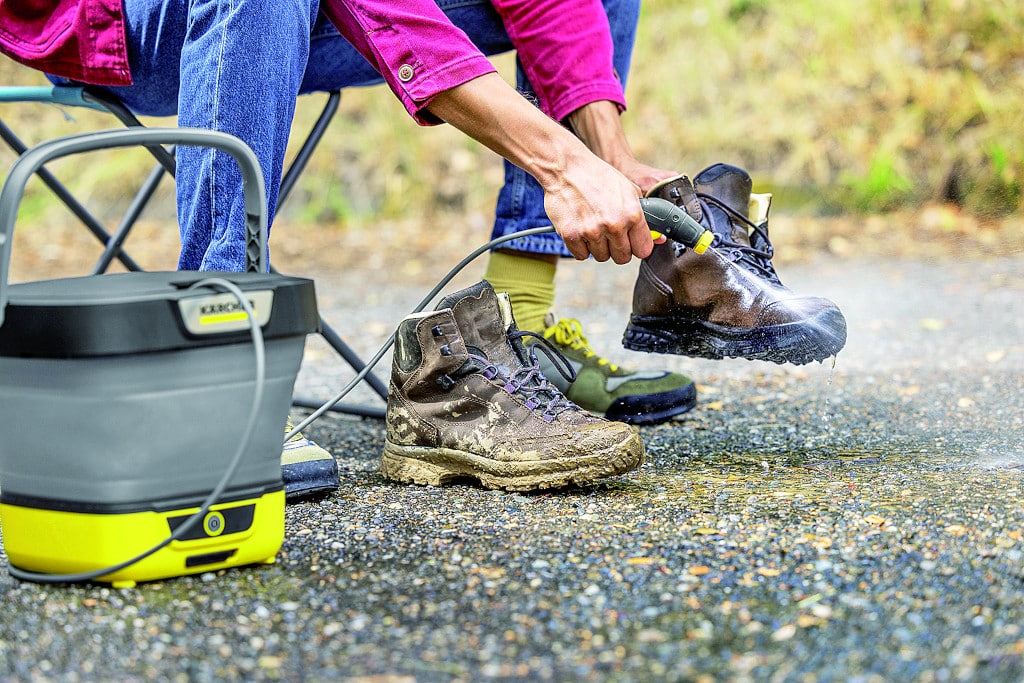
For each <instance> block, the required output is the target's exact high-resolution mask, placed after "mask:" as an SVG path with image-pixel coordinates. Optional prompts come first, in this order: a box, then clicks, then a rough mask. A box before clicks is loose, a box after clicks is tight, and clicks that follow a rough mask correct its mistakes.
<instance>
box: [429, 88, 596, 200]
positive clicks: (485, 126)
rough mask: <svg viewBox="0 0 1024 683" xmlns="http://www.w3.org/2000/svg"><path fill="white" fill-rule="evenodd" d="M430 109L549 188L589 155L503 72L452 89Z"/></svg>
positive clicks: (438, 97)
mask: <svg viewBox="0 0 1024 683" xmlns="http://www.w3.org/2000/svg"><path fill="white" fill-rule="evenodd" d="M427 109H429V110H430V113H432V114H433V115H434V116H437V117H438V118H440V119H441V120H442V121H446V122H447V123H449V124H451V125H452V126H455V127H456V128H458V129H459V130H461V131H462V132H464V133H466V134H467V135H469V136H470V137H471V138H473V139H474V140H476V141H478V142H480V143H482V144H483V145H485V146H486V147H488V148H489V149H491V150H492V151H494V152H497V153H498V154H500V155H501V156H503V157H505V158H506V159H508V160H509V161H511V162H512V163H513V164H515V165H517V166H519V167H520V168H522V169H524V170H525V171H527V172H528V173H530V174H531V175H532V176H533V177H535V178H536V179H537V181H538V182H540V184H541V185H542V186H543V187H545V188H548V187H549V186H551V185H552V184H553V183H557V182H558V180H559V177H560V175H561V174H562V173H563V172H564V171H565V169H566V168H567V167H568V166H569V165H570V164H571V163H572V162H573V158H576V157H579V156H581V155H584V154H587V153H588V151H587V149H586V148H585V147H584V145H583V144H581V143H580V141H579V140H577V139H576V138H574V137H573V136H572V135H571V134H570V133H569V132H568V131H566V130H565V129H564V128H562V127H561V126H559V125H558V124H557V123H555V122H554V121H553V120H552V119H550V118H549V117H548V116H546V115H545V114H544V113H542V112H541V111H540V110H539V109H537V108H536V107H535V106H533V104H531V103H530V102H529V101H527V100H526V99H525V98H524V97H522V96H521V95H520V94H519V93H517V92H516V91H515V90H514V89H513V88H512V87H511V86H509V85H508V84H507V83H506V82H505V81H504V80H502V79H501V77H500V76H498V75H497V74H490V75H487V76H481V77H480V78H476V79H474V80H472V81H469V82H468V83H464V84H463V85H461V86H459V87H457V88H453V89H451V90H447V91H445V92H443V93H441V94H440V95H438V96H437V97H435V98H434V99H433V100H432V101H431V102H430V104H429V105H428V107H427Z"/></svg>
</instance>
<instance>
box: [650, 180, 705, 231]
mask: <svg viewBox="0 0 1024 683" xmlns="http://www.w3.org/2000/svg"><path fill="white" fill-rule="evenodd" d="M646 196H648V197H655V198H657V199H666V200H668V201H670V202H672V203H673V204H675V205H676V206H678V207H680V208H682V209H685V210H686V213H688V214H690V217H691V218H693V220H695V221H697V222H700V220H701V218H703V213H704V212H703V211H701V208H700V202H699V201H697V193H696V192H695V191H694V189H693V184H692V183H691V182H690V179H689V178H687V177H686V176H684V175H680V176H676V177H675V178H669V179H667V180H662V181H661V182H660V183H658V184H657V185H655V186H654V187H652V188H651V189H649V190H647V195H646Z"/></svg>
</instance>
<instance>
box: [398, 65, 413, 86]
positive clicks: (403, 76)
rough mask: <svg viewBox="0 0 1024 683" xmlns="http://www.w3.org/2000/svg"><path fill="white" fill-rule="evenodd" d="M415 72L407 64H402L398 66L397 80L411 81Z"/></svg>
mask: <svg viewBox="0 0 1024 683" xmlns="http://www.w3.org/2000/svg"><path fill="white" fill-rule="evenodd" d="M415 74H416V72H415V71H414V70H413V68H412V67H411V66H409V65H408V64H403V65H402V66H400V67H399V68H398V80H400V81H402V83H408V82H409V81H411V80H412V77H413V76H414V75H415Z"/></svg>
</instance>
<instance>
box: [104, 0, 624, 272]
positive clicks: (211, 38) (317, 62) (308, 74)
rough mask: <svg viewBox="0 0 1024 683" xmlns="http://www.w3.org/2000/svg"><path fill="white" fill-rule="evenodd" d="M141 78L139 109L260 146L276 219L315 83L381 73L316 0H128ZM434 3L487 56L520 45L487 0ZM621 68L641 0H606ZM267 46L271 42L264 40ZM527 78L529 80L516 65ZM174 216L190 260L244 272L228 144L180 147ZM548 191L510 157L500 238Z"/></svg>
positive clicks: (534, 223)
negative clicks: (295, 122)
mask: <svg viewBox="0 0 1024 683" xmlns="http://www.w3.org/2000/svg"><path fill="white" fill-rule="evenodd" d="M124 2H125V10H126V14H127V22H128V26H127V32H128V49H129V60H130V63H131V68H132V76H133V79H134V82H133V84H132V85H130V86H125V87H119V88H111V89H110V91H111V92H112V93H113V94H115V95H116V96H117V97H119V98H120V99H121V101H122V102H124V103H125V105H126V106H127V107H129V108H130V109H132V110H133V111H135V112H136V113H138V114H143V115H152V116H170V115H174V114H175V113H177V115H178V125H180V126H183V127H197V128H210V129H214V130H220V131H224V132H227V133H231V134H233V135H236V136H238V137H239V138H241V139H242V140H244V141H245V142H246V143H248V144H249V146H250V147H252V148H253V151H254V152H255V153H256V156H257V158H258V159H259V161H260V165H261V167H262V169H263V174H264V177H265V179H266V183H267V203H268V211H269V216H268V218H269V219H270V220H271V221H272V220H273V216H274V210H275V208H276V205H277V192H278V187H279V185H280V182H281V173H282V167H283V164H284V156H285V151H286V148H287V144H288V135H289V132H290V129H291V121H292V117H293V115H294V113H295V99H296V97H297V96H298V95H300V94H303V93H309V92H318V91H325V90H336V89H342V88H346V87H352V86H364V85H373V84H376V83H382V82H383V79H382V78H381V77H380V75H379V74H378V73H377V72H376V71H375V70H374V69H373V68H372V67H371V66H370V64H369V63H368V62H367V61H366V60H365V59H364V58H363V56H362V55H360V54H359V52H357V51H356V50H355V48H353V47H352V46H351V45H350V44H349V43H348V41H346V40H345V39H344V38H342V37H341V35H340V34H338V32H337V31H336V30H335V29H334V27H333V26H332V25H331V24H330V23H329V22H328V21H327V20H326V19H325V18H324V17H323V16H322V15H320V14H319V13H318V7H319V4H318V2H319V0H233V1H232V2H227V1H226V0H194V1H193V2H191V3H178V2H168V0H124ZM437 4H438V6H439V7H441V9H442V10H444V12H445V13H446V14H447V15H448V16H449V17H450V18H451V19H452V21H453V22H454V23H455V24H456V25H457V26H459V27H460V28H462V30H464V31H465V32H466V33H467V35H468V36H469V37H470V39H471V40H473V42H474V43H475V44H476V45H477V46H478V47H479V48H480V50H481V51H482V52H483V53H484V54H487V55H493V54H498V53H501V52H507V51H508V50H510V49H512V44H511V42H510V40H509V38H508V35H507V33H506V32H505V28H504V26H503V24H502V22H501V18H500V17H499V16H498V15H497V13H496V12H495V11H494V8H493V7H492V6H491V4H490V3H489V2H487V1H486V0H438V3H437ZM604 4H605V8H606V10H607V12H608V15H609V22H610V24H611V27H612V34H613V41H614V47H615V67H616V69H617V71H618V73H619V76H620V77H621V78H623V79H625V77H626V74H627V73H628V71H629V60H630V56H631V53H632V47H633V37H634V34H635V29H636V23H637V18H638V16H639V4H640V2H639V0H605V3H604ZM268 46H272V47H271V48H270V49H268ZM518 71H519V73H518V79H519V84H518V85H519V87H520V88H521V89H523V90H529V85H528V84H527V83H526V81H525V78H524V76H523V74H522V70H521V69H520V70H518ZM176 180H177V192H178V198H177V201H178V221H179V224H180V226H181V242H182V251H181V258H180V260H179V268H181V269H183V270H236V271H237V270H241V269H242V268H243V267H244V264H245V254H244V244H245V240H244V226H245V206H244V202H243V198H242V190H241V187H242V185H241V176H240V174H239V172H238V169H237V166H236V165H235V162H234V160H233V159H232V158H231V157H230V156H229V155H226V154H224V153H222V152H217V151H213V150H207V149H201V148H195V147H182V148H180V149H179V150H178V172H177V179H176ZM550 224H551V223H550V221H549V220H548V219H547V216H546V215H545V213H544V193H543V190H542V189H541V188H540V185H539V184H537V182H536V181H535V180H534V179H533V178H532V177H531V176H530V175H529V174H527V173H526V172H525V171H523V170H521V169H519V168H517V167H515V166H513V165H512V164H508V163H506V170H505V187H504V188H502V190H501V192H500V193H499V195H498V203H497V209H496V221H495V227H494V236H498V235H504V234H508V233H510V232H515V231H518V230H524V229H527V228H532V227H538V226H543V225H550ZM507 246H508V247H509V248H516V249H522V250H526V251H534V252H539V253H547V254H561V255H564V256H570V254H569V252H568V251H567V250H566V249H565V245H564V244H563V242H562V240H561V238H560V237H558V236H557V235H554V234H549V235H542V236H539V237H534V238H529V239H524V240H520V241H517V242H513V243H511V244H509V245H507Z"/></svg>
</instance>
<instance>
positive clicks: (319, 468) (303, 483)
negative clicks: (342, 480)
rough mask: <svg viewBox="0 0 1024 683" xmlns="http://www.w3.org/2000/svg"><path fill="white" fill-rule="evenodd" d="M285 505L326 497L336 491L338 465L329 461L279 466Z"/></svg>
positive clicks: (311, 461)
mask: <svg viewBox="0 0 1024 683" xmlns="http://www.w3.org/2000/svg"><path fill="white" fill-rule="evenodd" d="M281 480H282V481H283V482H284V497H285V502H286V503H295V502H298V501H304V500H310V499H313V498H321V497H324V496H328V495H330V494H332V493H334V492H335V491H337V490H338V463H337V461H336V460H334V459H333V458H332V459H330V460H309V461H307V462H296V463H288V464H287V465H281Z"/></svg>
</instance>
